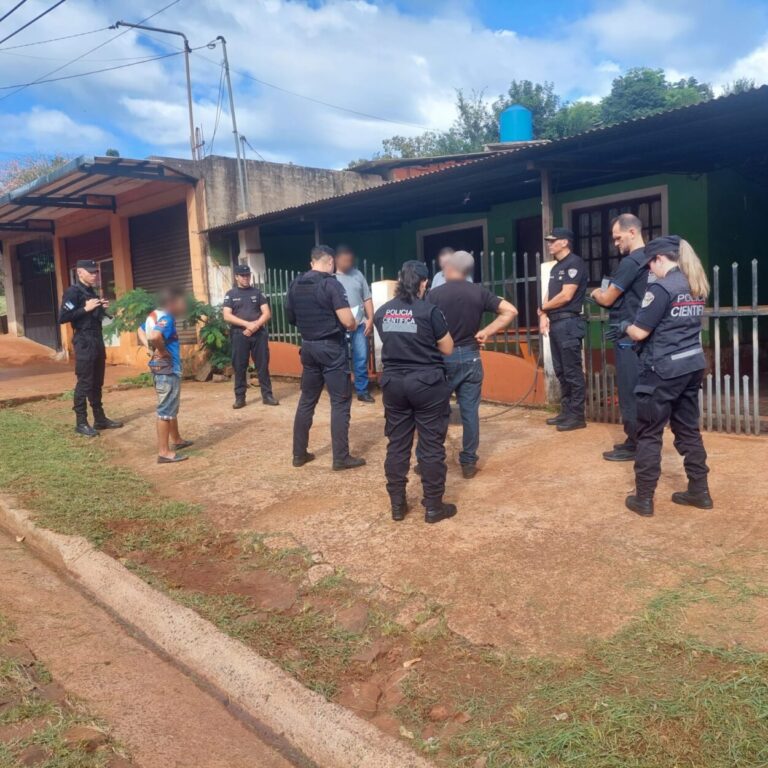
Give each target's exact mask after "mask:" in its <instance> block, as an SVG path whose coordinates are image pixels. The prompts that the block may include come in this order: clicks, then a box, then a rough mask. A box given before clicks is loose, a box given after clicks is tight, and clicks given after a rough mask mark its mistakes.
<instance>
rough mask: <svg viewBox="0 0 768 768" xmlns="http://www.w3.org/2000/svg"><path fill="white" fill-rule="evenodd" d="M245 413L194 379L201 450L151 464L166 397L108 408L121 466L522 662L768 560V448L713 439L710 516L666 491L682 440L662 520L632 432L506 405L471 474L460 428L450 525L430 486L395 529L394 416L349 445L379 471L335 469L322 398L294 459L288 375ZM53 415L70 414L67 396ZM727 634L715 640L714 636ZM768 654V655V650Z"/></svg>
mask: <svg viewBox="0 0 768 768" xmlns="http://www.w3.org/2000/svg"><path fill="white" fill-rule="evenodd" d="M257 394H258V393H257V390H253V393H252V395H251V400H250V403H249V405H248V407H247V408H246V409H244V410H241V411H233V410H232V408H231V403H232V389H231V384H229V383H219V384H212V383H210V384H198V383H193V382H185V383H184V387H183V395H182V409H181V413H180V424H181V431H182V434H183V436H184V437H185V438H187V439H191V440H194V441H195V446H194V448H192V449H191V450H190V456H191V459H190V460H189V461H187V462H185V463H183V464H179V465H173V466H167V465H166V466H162V465H157V464H156V463H155V461H154V444H153V441H154V402H153V400H154V394H153V392H152V390H150V389H140V390H132V391H127V392H119V393H111V394H110V395H108V397H107V400H106V404H107V407H108V411H109V413H110V415H112V416H113V417H114V418H122V419H124V420H125V421H126V426H125V428H124V429H122V430H118V431H114V432H109V433H105V434H103V436H102V437H101V438H99V439H100V440H101V441H103V442H104V443H106V444H107V445H108V446H110V447H113V448H115V449H116V451H117V453H116V458H117V460H118V461H119V462H120V463H123V464H126V465H128V466H130V467H131V468H133V469H135V470H137V471H140V472H141V473H142V474H143V475H144V476H145V477H146V478H147V479H148V480H149V481H150V482H152V483H153V484H155V485H156V486H157V487H158V488H159V489H160V490H161V492H162V493H163V494H166V495H169V496H171V497H175V498H178V499H183V500H185V501H192V502H196V503H200V504H202V505H203V507H204V509H205V510H206V513H207V514H208V515H209V516H210V518H211V520H212V522H213V523H214V524H215V526H216V527H217V528H219V529H220V530H223V531H232V532H244V531H248V532H259V533H270V534H276V533H287V534H290V535H291V536H293V537H294V538H295V539H296V540H297V541H298V542H300V543H301V544H303V545H304V546H305V547H306V548H307V549H308V550H309V551H311V552H320V553H322V555H323V558H324V559H325V560H326V561H328V562H330V563H332V564H333V565H334V566H335V567H336V568H337V569H342V570H343V572H344V573H345V574H346V575H347V576H348V577H349V578H351V579H353V580H355V581H357V582H360V583H363V584H366V585H370V587H371V592H372V594H374V595H375V596H376V597H379V598H381V599H385V600H386V599H388V596H389V597H390V598H392V599H394V598H395V597H398V598H401V597H402V596H403V595H408V594H414V593H418V594H421V595H423V596H424V597H425V598H427V599H429V600H433V601H437V602H439V603H440V604H442V605H444V606H445V613H446V617H447V620H448V625H449V627H450V628H451V629H452V630H453V631H455V632H456V633H458V634H459V635H462V636H463V637H465V638H466V639H468V640H469V641H470V642H471V643H473V644H476V645H481V646H496V647H500V648H504V649H507V650H509V651H511V652H514V653H516V654H522V655H555V656H572V655H574V654H578V653H579V652H581V651H582V650H583V649H584V648H585V647H586V644H587V643H588V642H589V641H590V640H591V639H594V638H604V637H608V636H610V635H612V634H614V633H615V632H616V631H617V630H619V629H620V628H622V627H623V626H625V625H626V623H627V622H628V621H629V620H630V619H631V618H633V617H634V616H636V615H637V614H638V612H639V611H641V610H642V609H643V608H644V606H646V604H647V603H648V600H649V599H650V598H651V597H652V596H654V595H655V594H656V593H658V591H659V590H660V589H662V588H665V587H672V586H675V585H677V584H678V583H679V582H680V581H681V579H683V578H689V577H691V575H693V574H696V573H697V572H699V571H700V570H701V569H702V568H703V567H706V566H708V565H712V566H720V565H722V564H723V563H728V565H729V567H731V566H733V567H736V568H738V567H740V563H742V564H745V566H744V567H747V565H746V564H747V562H748V564H749V567H758V568H764V567H765V556H764V554H762V553H760V554H759V556H758V557H757V561H756V560H755V558H754V549H755V547H759V546H762V542H764V541H765V540H766V534H768V521H767V520H766V516H765V515H764V514H763V513H764V511H765V509H766V504H765V501H764V500H765V499H766V497H768V476H767V475H766V473H765V472H764V471H761V470H762V469H764V468H765V467H766V466H768V440H766V439H765V438H754V437H736V436H729V435H705V443H706V446H707V450H708V452H709V455H710V464H711V467H712V469H713V471H712V475H711V488H712V494H713V497H714V499H715V503H716V509H715V510H714V511H711V512H704V511H699V510H691V509H687V508H682V507H677V506H675V505H673V504H672V503H671V502H670V501H669V497H670V495H671V493H672V492H673V491H674V490H679V489H682V488H684V487H685V477H684V473H683V469H682V462H681V460H680V458H679V457H678V456H677V454H676V453H675V451H674V449H673V448H672V445H671V436H669V435H668V436H667V439H666V445H665V452H664V468H663V477H662V480H661V483H660V485H659V490H658V494H657V505H656V516H655V517H654V518H651V519H641V518H638V517H636V516H635V515H633V514H632V513H630V512H628V511H627V510H626V509H625V507H624V503H623V502H624V497H625V495H626V494H627V493H628V492H630V491H631V489H632V487H633V475H632V465H631V464H626V463H625V464H612V463H608V462H605V461H603V460H602V458H601V455H600V454H601V452H602V451H603V450H605V449H607V448H609V447H610V445H611V444H612V443H613V442H615V441H617V440H618V439H620V438H621V435H620V432H619V428H618V427H615V426H609V425H597V424H590V426H589V427H588V429H586V430H582V431H577V432H572V433H566V434H561V433H557V432H556V431H554V430H553V429H552V428H550V427H546V426H545V425H544V424H543V420H544V418H545V414H544V413H543V412H542V411H528V410H522V409H515V410H512V411H508V412H505V411H504V409H502V408H500V407H498V406H492V405H484V406H483V408H482V412H481V416H482V417H483V418H484V419H487V420H486V421H484V422H483V424H482V444H481V451H480V453H481V462H480V469H481V471H480V473H479V474H478V475H477V477H476V478H475V479H474V480H472V481H466V480H463V479H462V477H461V474H460V472H459V469H458V465H457V463H456V462H457V456H458V450H459V446H460V440H461V428H460V427H459V426H451V428H450V432H449V438H448V454H449V478H448V488H447V493H446V498H447V500H449V501H454V502H456V503H457V504H458V507H459V514H458V516H457V517H456V518H454V519H453V520H450V521H446V522H443V523H440V524H439V525H436V526H427V525H425V524H424V522H423V518H422V516H421V514H420V513H421V507H420V504H419V500H420V493H419V491H420V488H419V484H418V482H412V483H411V484H410V486H409V499H410V503H411V507H412V510H413V511H412V513H411V515H410V516H409V517H408V518H407V519H406V521H405V522H403V523H400V524H394V523H392V522H391V520H390V518H389V509H388V503H387V495H386V491H385V488H384V477H383V469H382V467H383V458H384V451H385V445H386V441H385V438H384V434H383V409H382V407H381V404H380V402H377V404H376V405H374V406H370V405H364V404H361V403H358V402H355V403H354V405H353V415H352V428H351V446H352V451H353V453H355V454H358V455H363V456H365V457H366V458H367V460H368V465H367V466H366V467H364V468H362V469H360V470H355V471H351V472H344V473H333V472H331V471H330V463H331V457H330V445H329V442H330V438H329V418H328V417H329V408H328V401H327V399H326V398H325V397H324V398H323V399H322V401H321V404H320V406H319V407H318V412H317V415H316V419H315V425H314V428H313V431H312V435H311V440H310V450H313V451H314V452H315V453H316V454H317V460H316V461H315V462H314V463H312V464H309V465H307V466H305V467H303V468H300V469H295V468H293V467H292V466H291V462H290V458H291V447H290V446H291V426H292V421H293V415H294V411H295V407H296V403H297V398H298V387H297V385H296V384H295V383H293V382H277V383H276V386H275V394H276V395H277V396H278V397H279V398H280V399H281V401H282V403H281V406H280V407H279V408H267V407H264V406H262V405H261V402H260V398H258V397H257ZM37 408H39V409H40V412H41V413H46V412H49V413H50V414H51V416H52V417H53V418H57V419H64V418H66V410H65V407H64V405H63V404H62V403H40V404H39V405H37V406H36V409H37ZM700 613H701V615H700V616H697V615H696V614H695V612H692V613H691V615H690V616H689V617H688V621H689V622H693V623H694V624H695V625H696V626H704V625H706V627H707V628H708V631H709V632H710V633H712V634H714V635H716V639H717V640H718V641H719V642H726V643H727V642H731V641H734V638H736V640H739V638H738V637H736V635H738V633H739V628H738V623H736V624H734V622H731V621H726V620H719V619H718V616H712V615H706V612H705V611H700ZM754 613H755V617H756V621H757V624H755V623H754V622H752V623H751V624H750V632H751V633H753V634H754V637H755V641H756V642H757V640H758V638H759V637H760V636H768V612H766V611H765V610H763V609H762V608H760V607H758V609H756V610H755V611H754ZM713 639H715V638H713ZM755 649H756V650H759V648H755Z"/></svg>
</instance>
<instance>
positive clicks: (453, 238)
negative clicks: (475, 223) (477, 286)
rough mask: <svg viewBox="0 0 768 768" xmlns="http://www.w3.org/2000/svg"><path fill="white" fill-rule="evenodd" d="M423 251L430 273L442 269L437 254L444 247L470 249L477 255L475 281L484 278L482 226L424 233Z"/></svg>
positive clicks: (455, 249)
mask: <svg viewBox="0 0 768 768" xmlns="http://www.w3.org/2000/svg"><path fill="white" fill-rule="evenodd" d="M423 238H424V239H423V242H422V253H423V254H424V261H425V262H426V263H427V266H428V267H429V271H430V274H434V273H435V272H436V271H438V270H439V269H440V267H439V266H438V265H437V254H438V253H440V251H441V250H442V249H443V248H453V250H454V251H469V252H470V253H471V254H472V255H473V256H474V257H475V274H474V278H473V279H474V281H475V282H476V283H479V282H481V281H482V279H483V265H482V259H481V258H480V254H481V253H482V252H483V248H484V247H485V243H484V241H483V228H482V227H467V228H466V229H451V230H448V231H447V232H437V233H435V234H433V235H424V236H423Z"/></svg>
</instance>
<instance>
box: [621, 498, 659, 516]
mask: <svg viewBox="0 0 768 768" xmlns="http://www.w3.org/2000/svg"><path fill="white" fill-rule="evenodd" d="M624 503H625V504H626V505H627V509H631V510H632V511H633V512H634V513H635V514H638V515H640V516H641V517H652V516H653V499H649V498H647V497H641V496H635V495H632V496H627V498H626V500H625V501H624Z"/></svg>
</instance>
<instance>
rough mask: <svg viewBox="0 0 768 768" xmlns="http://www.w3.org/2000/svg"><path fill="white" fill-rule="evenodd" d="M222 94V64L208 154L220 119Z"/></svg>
mask: <svg viewBox="0 0 768 768" xmlns="http://www.w3.org/2000/svg"><path fill="white" fill-rule="evenodd" d="M223 96H224V65H223V64H222V65H221V76H220V77H219V95H218V98H217V99H216V119H215V120H214V122H213V133H212V134H211V143H210V148H209V150H208V154H209V155H212V154H213V142H214V141H215V140H216V131H218V129H219V120H220V119H221V102H222V97H223Z"/></svg>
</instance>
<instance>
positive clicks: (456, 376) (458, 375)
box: [445, 347, 483, 464]
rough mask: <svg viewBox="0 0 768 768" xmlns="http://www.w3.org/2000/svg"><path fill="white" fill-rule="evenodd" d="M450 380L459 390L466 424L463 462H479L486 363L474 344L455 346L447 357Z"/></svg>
mask: <svg viewBox="0 0 768 768" xmlns="http://www.w3.org/2000/svg"><path fill="white" fill-rule="evenodd" d="M445 367H446V369H447V372H448V383H449V384H450V385H451V389H452V390H453V391H454V392H455V393H456V400H457V401H458V403H459V411H460V412H461V423H462V425H463V427H464V436H463V440H462V449H461V453H460V454H459V463H460V464H477V448H478V446H479V445H480V394H481V391H482V388H483V363H482V360H481V359H480V351H479V350H478V349H476V348H474V347H455V348H454V350H453V354H451V355H450V356H448V357H446V358H445Z"/></svg>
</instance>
